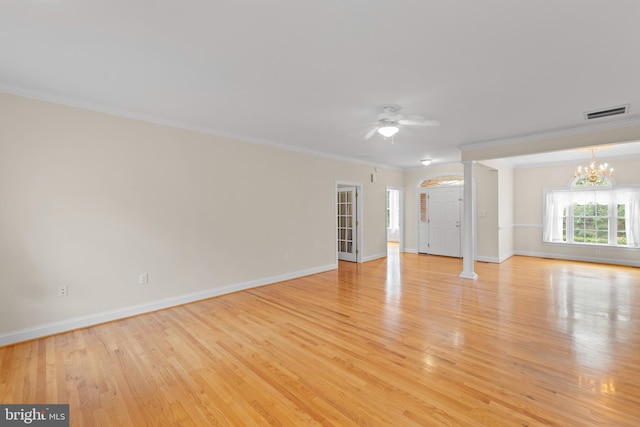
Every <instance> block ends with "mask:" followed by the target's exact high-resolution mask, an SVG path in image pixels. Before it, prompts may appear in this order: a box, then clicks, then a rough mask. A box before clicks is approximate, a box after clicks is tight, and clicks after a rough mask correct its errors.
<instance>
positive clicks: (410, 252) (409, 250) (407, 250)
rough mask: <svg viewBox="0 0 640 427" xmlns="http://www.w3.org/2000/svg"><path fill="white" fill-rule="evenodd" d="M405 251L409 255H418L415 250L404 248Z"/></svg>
mask: <svg viewBox="0 0 640 427" xmlns="http://www.w3.org/2000/svg"><path fill="white" fill-rule="evenodd" d="M404 251H405V252H406V253H409V254H417V253H418V250H417V249H415V248H404Z"/></svg>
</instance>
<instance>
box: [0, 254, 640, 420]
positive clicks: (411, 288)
mask: <svg viewBox="0 0 640 427" xmlns="http://www.w3.org/2000/svg"><path fill="white" fill-rule="evenodd" d="M461 268H462V264H461V261H460V260H459V259H452V258H446V257H435V256H426V255H415V254H402V255H391V256H389V257H388V258H387V259H380V260H376V261H371V262H368V263H365V264H353V263H341V264H340V268H339V269H338V270H335V271H330V272H326V273H321V274H317V275H313V276H307V277H303V278H299V279H295V280H290V281H286V282H281V283H277V284H273V285H269V286H263V287H260V288H255V289H251V290H247V291H243V292H238V293H234V294H230V295H225V296H221V297H217V298H212V299H208V300H204V301H199V302H197V303H192V304H187V305H184V306H180V307H174V308H171V309H167V310H163V311H158V312H155V313H150V314H147V315H141V316H136V317H133V318H128V319H123V320H120V321H116V322H111V323H108V324H104V325H98V326H95V327H92V328H87V329H82V330H78V331H73V332H69V333H66V334H60V335H57V336H52V337H47V338H42V339H39V340H34V341H30V342H25V343H20V344H16V345H12V346H6V347H1V348H0V403H69V404H70V408H71V425H74V426H118V427H122V426H140V425H151V426H165V425H167V426H168V425H176V426H189V425H193V426H203V425H220V426H258V425H280V426H302V425H308V426H351V425H353V426H389V425H392V426H425V425H426V426H438V425H443V426H479V425H491V426H525V425H526V426H538V425H544V426H637V425H640V356H639V355H640V269H638V268H632V267H619V266H606V265H599V264H587V263H580V262H569V261H560V260H543V259H537V258H530V257H517V256H516V257H513V258H511V259H509V260H508V261H506V262H504V263H502V264H499V265H498V264H487V263H477V264H476V272H477V273H478V274H479V279H478V280H476V281H469V280H466V279H461V278H460V277H459V273H460V271H461Z"/></svg>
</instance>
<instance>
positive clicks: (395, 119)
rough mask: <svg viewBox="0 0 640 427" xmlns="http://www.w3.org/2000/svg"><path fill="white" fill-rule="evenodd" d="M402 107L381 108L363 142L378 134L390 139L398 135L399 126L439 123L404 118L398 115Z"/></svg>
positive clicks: (437, 123)
mask: <svg viewBox="0 0 640 427" xmlns="http://www.w3.org/2000/svg"><path fill="white" fill-rule="evenodd" d="M401 108H402V107H401V106H399V105H385V106H384V107H382V113H380V114H378V122H377V123H376V124H375V127H374V128H373V129H371V130H370V131H369V132H368V133H367V135H366V136H365V140H367V139H370V138H371V137H372V136H373V135H375V134H376V132H378V133H379V134H380V135H382V136H383V137H385V138H391V141H392V142H393V136H394V135H395V134H396V133H398V131H399V130H400V127H401V126H438V125H440V122H438V121H436V120H425V118H424V117H420V116H406V115H403V114H400V113H399V111H400V109H401Z"/></svg>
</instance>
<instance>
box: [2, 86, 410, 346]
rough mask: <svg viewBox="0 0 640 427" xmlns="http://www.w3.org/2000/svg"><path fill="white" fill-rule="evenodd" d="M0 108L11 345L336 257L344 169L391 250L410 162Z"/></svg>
mask: <svg viewBox="0 0 640 427" xmlns="http://www.w3.org/2000/svg"><path fill="white" fill-rule="evenodd" d="M0 117H2V118H3V125H2V126H1V127H0V236H1V239H0V345H1V344H3V343H7V342H12V341H16V340H20V339H26V338H31V337H35V336H40V335H43V334H46V333H54V332H58V331H60V330H64V329H65V328H67V327H78V326H83V325H85V324H91V323H95V322H97V321H104V320H109V319H110V318H117V317H121V316H124V315H130V314H135V313H137V312H143V311H145V310H149V309H154V308H161V307H163V306H168V305H172V304H175V303H179V302H185V301H187V300H192V299H197V298H202V297H206V296H210V295H215V294H220V293H224V292H229V291H233V290H236V289H240V288H243V287H250V286H255V285H259V284H264V283H268V282H270V281H275V280H279V279H283V278H287V277H294V276H297V275H302V274H308V273H312V272H315V271H322V270H326V269H331V268H335V267H336V230H335V227H336V224H335V222H336V220H335V205H334V204H335V184H336V181H338V180H341V181H350V182H360V183H362V184H363V194H362V204H363V207H364V215H363V224H362V229H363V232H364V233H365V234H364V236H365V239H364V245H363V248H362V250H363V258H364V259H368V258H375V257H378V256H380V254H385V253H386V236H385V190H386V186H387V185H391V186H402V185H403V174H402V172H398V171H392V170H382V171H380V172H379V173H378V179H377V182H376V183H371V182H369V181H370V179H369V177H370V173H371V172H372V168H371V167H369V166H365V165H358V164H352V163H346V162H342V161H338V160H332V159H327V158H323V157H317V156H312V155H306V154H301V153H297V152H291V151H284V150H279V149H275V148H270V147H266V146H260V145H255V144H249V143H245V142H240V141H233V140H229V139H224V138H220V137H215V136H211V135H205V134H201V133H196V132H192V131H188V130H182V129H175V128H170V127H166V126H161V125H157V124H151V123H147V122H142V121H137V120H131V119H126V118H121V117H116V116H111V115H107V114H103V113H97V112H93V111H87V110H82V109H78V108H72V107H66V106H61V105H56V104H51V103H47V102H42V101H36V100H31V99H26V98H22V97H17V96H13V95H6V94H0ZM141 273H147V274H148V275H149V281H150V283H149V285H146V286H141V285H139V284H138V276H139V274H141ZM59 285H67V286H68V287H69V296H68V297H66V298H59V297H57V287H58V286H59Z"/></svg>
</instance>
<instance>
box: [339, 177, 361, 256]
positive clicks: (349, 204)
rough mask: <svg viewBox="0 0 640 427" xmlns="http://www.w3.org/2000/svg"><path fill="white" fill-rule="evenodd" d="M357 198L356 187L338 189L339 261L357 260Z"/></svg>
mask: <svg viewBox="0 0 640 427" xmlns="http://www.w3.org/2000/svg"><path fill="white" fill-rule="evenodd" d="M357 196H358V193H357V191H356V188H355V187H343V188H339V189H338V194H337V199H338V209H337V211H338V259H341V260H344V261H353V262H355V261H356V259H357V247H356V246H357V245H356V242H357V238H356V237H357V215H356V212H357Z"/></svg>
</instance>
